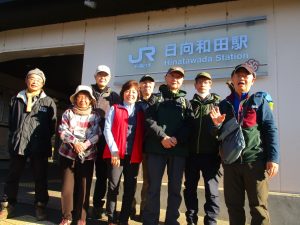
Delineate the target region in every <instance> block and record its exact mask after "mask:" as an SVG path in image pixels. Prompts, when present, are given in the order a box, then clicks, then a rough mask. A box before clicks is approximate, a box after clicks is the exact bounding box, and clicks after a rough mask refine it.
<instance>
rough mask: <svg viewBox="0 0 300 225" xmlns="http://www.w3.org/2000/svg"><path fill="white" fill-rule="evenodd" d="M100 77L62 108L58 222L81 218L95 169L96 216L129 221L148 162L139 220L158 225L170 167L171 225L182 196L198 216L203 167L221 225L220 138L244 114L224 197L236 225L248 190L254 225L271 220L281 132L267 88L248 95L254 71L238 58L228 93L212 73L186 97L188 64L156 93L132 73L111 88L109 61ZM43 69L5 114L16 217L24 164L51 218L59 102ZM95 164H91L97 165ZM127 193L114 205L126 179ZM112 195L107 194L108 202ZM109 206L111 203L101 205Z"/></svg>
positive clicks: (210, 214) (211, 208)
mask: <svg viewBox="0 0 300 225" xmlns="http://www.w3.org/2000/svg"><path fill="white" fill-rule="evenodd" d="M94 77H95V81H96V83H95V84H94V85H91V87H90V86H86V85H79V86H78V87H77V88H76V91H75V93H74V94H73V95H71V96H70V102H71V103H72V106H70V107H69V108H68V109H67V110H66V111H65V112H64V113H63V115H62V119H61V122H60V124H59V125H58V135H59V137H60V138H61V140H62V144H61V146H60V148H59V154H60V168H61V174H62V189H61V208H62V221H61V223H60V225H69V224H71V223H75V224H78V225H85V224H86V219H87V215H88V209H89V198H90V189H91V183H92V177H93V172H94V170H95V175H96V183H95V189H94V194H93V211H92V212H93V215H94V216H96V217H97V218H100V217H102V216H103V215H104V213H105V214H106V215H107V218H108V224H110V225H114V224H119V225H126V224H128V221H129V218H130V217H131V216H133V214H135V213H136V208H135V204H136V200H135V192H136V185H137V176H138V172H139V166H140V164H141V163H142V173H143V187H142V191H141V205H140V213H139V219H140V220H142V221H143V224H144V225H157V224H159V216H160V191H161V184H162V178H163V175H164V172H165V169H166V168H167V179H168V190H167V191H168V198H167V209H166V215H165V224H166V225H178V224H179V222H178V218H179V207H180V204H181V201H182V196H181V186H182V181H183V176H184V178H185V182H184V190H183V197H184V201H185V205H186V209H187V210H186V213H185V215H186V222H187V224H188V225H194V224H197V223H198V210H199V206H198V203H199V202H198V196H197V187H198V182H199V179H200V175H201V174H202V177H203V181H204V186H205V204H204V212H205V216H204V221H203V223H204V224H205V225H212V224H217V216H218V214H219V211H220V203H219V191H218V189H219V178H220V176H221V175H222V174H221V173H220V165H221V163H222V159H221V157H220V154H219V141H218V136H219V135H220V132H221V131H222V127H223V126H224V124H226V122H227V121H228V120H230V119H231V118H236V120H237V121H239V120H241V119H242V122H241V129H242V132H243V135H244V137H245V148H244V149H243V151H242V154H241V155H240V157H239V158H238V159H237V160H236V161H235V162H233V163H231V164H223V169H224V196H225V203H226V206H227V208H228V214H229V222H230V224H231V225H242V224H245V222H246V217H245V211H244V203H245V192H246V193H247V196H248V200H249V207H250V214H251V216H252V220H251V224H253V225H254V224H264V225H266V224H270V218H269V213H268V207H267V200H268V183H269V179H270V178H272V177H273V176H275V175H276V174H277V172H278V167H279V147H278V131H277V128H276V125H275V121H274V118H273V114H272V111H271V108H270V107H269V104H268V102H267V101H266V99H264V98H263V97H262V95H261V93H253V94H251V92H250V89H251V87H252V85H253V84H254V82H255V79H256V73H255V71H254V70H253V68H252V67H251V66H250V65H248V64H240V65H238V66H237V67H235V68H234V70H233V71H232V74H231V83H230V88H231V94H230V95H229V96H228V97H226V98H225V99H224V100H221V97H220V96H219V95H217V94H214V93H211V92H210V90H211V88H212V76H211V75H210V74H209V73H207V72H201V73H198V74H197V75H196V77H195V82H194V86H195V89H196V93H195V94H194V96H193V98H192V99H191V100H190V101H188V100H187V99H186V92H185V91H183V90H182V89H181V86H182V84H183V81H184V77H185V71H184V69H183V68H182V67H179V66H174V67H171V68H170V69H169V70H168V71H167V73H166V74H165V76H164V78H165V83H164V84H162V85H160V87H159V93H153V89H154V86H155V80H154V78H153V77H152V76H150V75H145V76H143V77H142V78H141V79H140V81H139V82H137V81H135V80H129V81H127V82H126V83H124V84H123V85H122V88H121V91H120V95H118V94H117V93H116V92H114V91H112V90H111V88H110V87H108V83H109V81H110V78H111V72H110V68H109V67H107V66H105V65H99V66H98V67H97V69H96V72H95V74H94ZM45 81H46V78H45V75H44V73H43V72H42V71H41V70H39V69H34V70H30V71H29V72H28V74H27V75H26V79H25V82H26V85H27V88H26V89H25V90H23V91H21V92H20V93H18V95H17V96H15V97H13V98H12V101H11V105H10V114H9V115H10V119H9V152H10V156H11V161H10V169H9V174H8V177H7V180H6V183H5V187H4V194H3V198H2V202H1V206H2V207H1V211H0V218H2V219H3V218H7V217H13V215H14V210H15V205H16V203H17V192H18V183H19V180H20V176H21V172H22V171H23V169H24V166H25V163H26V161H27V160H28V159H29V160H30V162H31V165H32V166H33V175H34V180H35V206H36V218H37V219H38V220H44V219H45V218H46V212H45V207H46V205H47V202H48V199H49V196H48V191H47V158H48V157H49V156H50V155H51V140H50V139H51V136H52V135H53V134H54V133H55V124H56V106H55V103H54V101H53V99H52V98H50V97H48V96H47V95H46V94H45V92H44V91H43V89H42V88H43V86H44V85H45ZM94 167H95V168H94ZM122 175H123V177H124V180H123V184H124V191H123V196H122V206H121V211H120V213H117V212H116V204H117V197H118V194H119V186H120V183H121V177H122ZM105 195H106V201H105V200H104V198H105ZM105 203H106V206H105V205H104V204H105Z"/></svg>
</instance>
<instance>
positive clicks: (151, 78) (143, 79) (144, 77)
mask: <svg viewBox="0 0 300 225" xmlns="http://www.w3.org/2000/svg"><path fill="white" fill-rule="evenodd" d="M146 80H148V81H151V82H155V81H154V78H153V77H151V76H150V75H149V74H147V75H145V76H142V78H141V79H140V83H141V82H144V81H146Z"/></svg>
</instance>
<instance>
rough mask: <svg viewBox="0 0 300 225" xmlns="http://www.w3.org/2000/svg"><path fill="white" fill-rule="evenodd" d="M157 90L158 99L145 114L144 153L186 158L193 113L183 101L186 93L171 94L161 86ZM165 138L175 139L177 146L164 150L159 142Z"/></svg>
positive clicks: (165, 87)
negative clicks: (158, 93)
mask: <svg viewBox="0 0 300 225" xmlns="http://www.w3.org/2000/svg"><path fill="white" fill-rule="evenodd" d="M159 90H160V93H161V97H160V99H159V100H158V101H157V102H156V103H155V104H154V105H152V106H150V107H149V109H148V110H147V112H146V134H145V149H144V151H145V152H147V153H155V154H164V155H166V154H168V155H176V156H187V155H188V146H187V143H188V140H189V134H190V130H191V129H190V128H191V122H192V118H193V112H192V108H191V105H190V103H189V102H188V101H187V100H186V99H185V95H186V92H185V91H182V90H179V91H178V92H177V93H172V92H171V91H170V90H169V89H168V88H167V86H166V85H161V86H160V88H159ZM166 136H170V137H172V136H174V137H176V139H177V145H176V146H175V147H173V148H171V149H165V148H164V147H163V146H162V144H161V140H162V139H163V138H164V137H166Z"/></svg>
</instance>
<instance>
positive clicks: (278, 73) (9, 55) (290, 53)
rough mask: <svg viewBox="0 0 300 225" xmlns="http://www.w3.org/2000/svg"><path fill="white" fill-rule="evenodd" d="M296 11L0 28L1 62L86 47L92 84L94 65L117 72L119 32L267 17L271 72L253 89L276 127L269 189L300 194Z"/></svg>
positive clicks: (215, 8)
mask: <svg viewBox="0 0 300 225" xmlns="http://www.w3.org/2000/svg"><path fill="white" fill-rule="evenodd" d="M299 11H300V1H299V0H265V1H261V0H240V1H230V2H225V3H218V4H210V5H201V6H195V7H186V8H179V9H169V10H164V11H153V12H147V13H138V14H131V15H122V16H117V17H107V18H98V19H90V20H85V21H79V22H70V23H62V24H55V25H49V26H41V27H33V28H26V29H17V30H10V31H4V32H0V52H1V54H0V61H2V60H9V59H15V58H24V57H36V56H43V55H51V54H58V53H59V54H63V53H64V52H65V53H68V52H69V53H74V52H80V51H82V49H83V48H82V46H84V63H83V71H82V73H83V77H82V82H83V83H84V84H90V83H93V82H94V78H93V76H92V74H93V73H94V70H95V67H96V65H98V64H107V65H108V66H110V67H111V69H112V73H114V72H115V67H116V44H117V36H120V35H126V34H134V33H141V32H146V31H158V30H162V29H170V28H178V27H182V26H184V25H187V26H191V25H201V24H206V23H212V22H220V21H221V22H222V21H226V20H233V19H241V18H249V17H255V16H267V35H268V37H267V39H268V42H267V49H268V71H269V76H267V77H260V78H258V80H257V81H256V84H255V86H254V91H255V90H265V91H268V92H269V93H271V95H272V97H273V99H274V102H275V112H274V113H275V117H276V120H277V123H278V127H279V131H280V145H281V166H280V174H279V176H277V177H276V178H274V179H272V181H271V190H273V191H280V192H290V193H299V192H300V179H296V178H297V175H298V174H297V164H298V160H299V158H300V151H298V150H299V149H300V146H299V145H300V144H299V141H298V139H299V132H297V130H296V127H299V122H298V120H297V112H298V111H299V110H300V106H299V104H295V98H294V96H295V95H296V94H297V93H296V91H297V88H298V89H299V87H300V77H299V76H298V75H297V74H296V73H295V71H298V68H297V67H296V66H297V65H298V64H299V63H300V62H299V58H298V54H299V52H300V45H299V36H300V25H299V24H300V23H299V21H300V13H299ZM113 82H114V78H113V80H112V84H113ZM115 89H117V90H118V89H119V87H115ZM184 89H185V90H187V91H188V97H189V98H191V96H192V95H193V93H194V87H193V83H192V82H191V81H188V82H186V83H185V84H184ZM213 91H214V92H216V93H219V94H220V95H222V96H223V97H225V96H226V95H227V93H228V90H227V88H226V87H225V85H224V80H216V81H215V82H214V87H213ZM295 114H296V115H295Z"/></svg>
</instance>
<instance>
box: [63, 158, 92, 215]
mask: <svg viewBox="0 0 300 225" xmlns="http://www.w3.org/2000/svg"><path fill="white" fill-rule="evenodd" d="M60 166H61V173H62V189H61V206H62V214H63V218H65V219H69V220H72V211H73V216H74V218H73V219H75V220H78V219H83V220H85V219H86V215H87V211H88V208H89V198H90V189H91V183H92V177H93V169H94V161H93V160H86V161H84V163H81V161H79V160H71V159H68V158H65V157H60Z"/></svg>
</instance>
